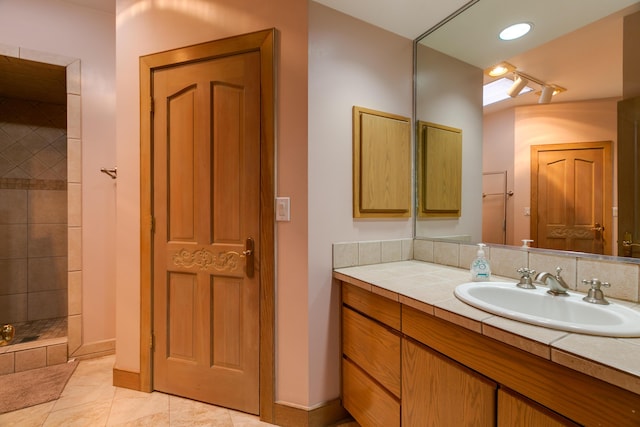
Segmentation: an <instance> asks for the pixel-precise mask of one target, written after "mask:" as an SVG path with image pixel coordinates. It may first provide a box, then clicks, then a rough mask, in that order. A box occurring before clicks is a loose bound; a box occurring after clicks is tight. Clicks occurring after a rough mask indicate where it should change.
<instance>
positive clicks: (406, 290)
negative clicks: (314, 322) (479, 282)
mask: <svg viewBox="0 0 640 427" xmlns="http://www.w3.org/2000/svg"><path fill="white" fill-rule="evenodd" d="M333 277H334V278H336V279H338V280H341V281H344V282H347V283H350V284H352V285H355V286H358V287H361V288H363V289H365V290H368V291H370V292H373V293H376V294H379V295H382V296H385V297H387V298H390V299H392V300H394V301H399V302H401V303H402V304H405V305H408V306H411V307H413V308H416V309H418V310H421V311H423V312H425V313H427V314H432V315H434V316H436V317H440V318H443V319H445V320H447V321H450V322H452V323H455V324H458V325H460V326H463V327H465V328H468V329H471V330H473V331H475V332H478V333H481V334H483V335H486V336H488V337H491V338H494V339H496V340H498V341H502V342H504V343H506V344H509V345H512V346H514V347H518V348H520V349H522V350H525V351H528V352H530V353H532V354H535V355H538V356H540V357H543V358H545V359H549V360H552V361H554V362H556V363H558V364H560V365H564V366H567V367H569V368H571V369H574V370H576V371H580V372H583V373H586V374H588V375H591V376H593V377H596V378H599V379H601V380H603V381H606V382H608V383H611V384H614V385H617V386H618V387H621V388H624V389H626V390H629V391H632V392H634V393H637V394H640V338H608V337H600V336H592V335H583V334H577V333H569V332H565V331H559V330H555V329H549V328H544V327H540V326H535V325H530V324H527V323H522V322H518V321H514V320H510V319H506V318H503V317H500V316H496V315H493V314H490V313H487V312H485V311H482V310H479V309H476V308H474V307H472V306H470V305H467V304H465V303H464V302H462V301H460V300H458V299H457V298H456V297H455V295H454V294H453V290H454V289H455V287H456V286H457V285H459V284H461V283H465V282H468V281H469V280H470V276H469V271H467V270H464V269H461V268H455V267H448V266H444V265H440V264H432V263H427V262H422V261H401V262H391V263H383V264H373V265H363V266H357V267H347V268H338V269H335V270H334V272H333ZM492 280H494V281H509V282H514V283H515V280H514V279H507V278H502V277H495V276H494V277H492ZM609 300H610V301H611V302H612V303H619V304H623V305H627V306H632V307H636V308H638V307H639V306H638V305H637V304H633V303H628V302H624V301H614V300H612V299H610V298H609Z"/></svg>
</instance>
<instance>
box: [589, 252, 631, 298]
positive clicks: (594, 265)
mask: <svg viewBox="0 0 640 427" xmlns="http://www.w3.org/2000/svg"><path fill="white" fill-rule="evenodd" d="M639 269H640V267H639V266H638V265H635V264H625V263H616V262H609V261H598V260H591V259H588V258H581V259H578V274H577V279H578V289H580V290H582V291H584V292H586V291H588V290H589V286H587V285H584V284H583V283H582V280H585V279H586V280H591V279H593V278H597V279H599V280H601V281H602V282H609V283H610V284H611V287H610V288H603V289H602V290H603V291H604V294H605V296H610V297H612V298H620V299H624V300H627V301H638V274H639Z"/></svg>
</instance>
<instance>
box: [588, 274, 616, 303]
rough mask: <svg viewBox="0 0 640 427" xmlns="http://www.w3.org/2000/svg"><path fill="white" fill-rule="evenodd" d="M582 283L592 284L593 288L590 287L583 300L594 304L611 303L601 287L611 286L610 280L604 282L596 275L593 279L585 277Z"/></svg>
mask: <svg viewBox="0 0 640 427" xmlns="http://www.w3.org/2000/svg"><path fill="white" fill-rule="evenodd" d="M582 283H583V284H585V285H589V286H591V289H589V292H588V293H587V296H585V297H584V298H582V299H583V300H585V301H586V302H590V303H592V304H602V305H607V304H609V301H607V300H606V299H605V298H604V292H602V289H601V287H605V288H610V287H611V284H610V283H609V282H602V281H600V280H599V279H597V278H595V277H594V278H592V279H591V280H586V279H584V280H583V281H582Z"/></svg>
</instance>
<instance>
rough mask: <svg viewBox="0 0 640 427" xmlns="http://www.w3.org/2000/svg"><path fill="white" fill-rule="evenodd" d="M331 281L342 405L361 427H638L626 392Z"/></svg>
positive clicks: (383, 292)
mask: <svg viewBox="0 0 640 427" xmlns="http://www.w3.org/2000/svg"><path fill="white" fill-rule="evenodd" d="M334 277H335V278H336V279H338V280H339V281H340V283H341V294H342V307H341V312H342V394H343V395H342V399H343V405H344V407H345V409H347V411H349V413H350V414H351V415H352V416H353V417H354V418H355V419H356V421H358V423H359V424H360V425H361V426H362V427H367V426H384V427H391V426H515V425H524V426H576V425H588V426H590V425H595V426H597V425H602V426H639V425H640V394H638V393H636V392H634V391H631V390H628V389H625V388H623V387H620V386H617V385H614V384H611V383H610V382H607V381H604V380H602V379H598V378H594V377H592V376H590V375H587V374H585V373H583V372H579V371H577V370H574V369H571V368H569V367H567V366H563V365H561V364H559V363H556V362H555V361H552V360H550V359H547V358H544V357H540V356H538V355H536V354H533V353H531V352H529V351H526V350H523V349H521V348H518V347H516V346H513V345H510V344H507V343H505V342H501V341H500V340H497V339H494V338H491V337H488V336H486V335H485V334H483V333H481V332H480V333H479V332H477V331H474V330H472V329H470V328H467V327H464V326H461V325H460V324H457V323H455V322H451V321H449V320H447V319H446V316H436V315H434V314H433V313H432V312H431V313H430V310H429V309H421V307H423V306H424V307H425V308H428V307H430V306H429V305H428V304H423V303H421V302H419V301H418V302H415V303H411V304H408V302H409V300H408V299H407V298H403V297H402V295H401V294H398V293H397V292H396V291H393V290H389V289H385V288H384V287H380V286H376V285H372V284H371V283H368V282H366V281H363V280H361V279H358V278H357V277H353V276H349V275H348V273H345V272H344V270H341V271H336V272H334ZM450 314H451V315H455V314H453V313H450ZM639 351H640V349H639ZM638 381H639V382H640V379H638Z"/></svg>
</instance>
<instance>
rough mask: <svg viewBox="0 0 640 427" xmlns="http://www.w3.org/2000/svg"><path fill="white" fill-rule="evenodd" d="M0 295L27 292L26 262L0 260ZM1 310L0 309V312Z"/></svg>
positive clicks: (20, 260) (21, 259)
mask: <svg viewBox="0 0 640 427" xmlns="http://www.w3.org/2000/svg"><path fill="white" fill-rule="evenodd" d="M0 284H1V285H0V295H10V294H22V293H25V292H27V289H28V287H27V260H26V258H20V259H0ZM1 310H2V308H1V307H0V311H1Z"/></svg>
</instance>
